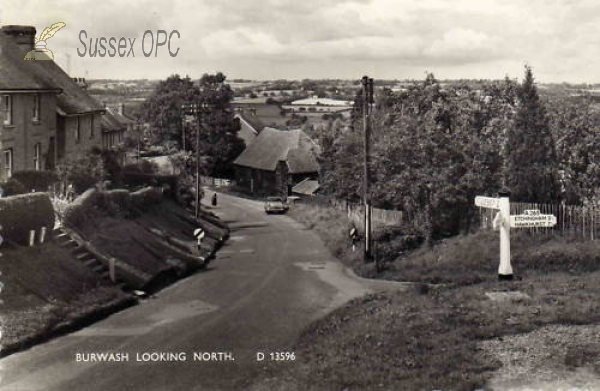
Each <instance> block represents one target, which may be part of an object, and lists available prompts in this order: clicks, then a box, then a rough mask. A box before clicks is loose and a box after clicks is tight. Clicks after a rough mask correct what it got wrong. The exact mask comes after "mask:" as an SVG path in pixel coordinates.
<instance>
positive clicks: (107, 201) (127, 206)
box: [96, 189, 131, 215]
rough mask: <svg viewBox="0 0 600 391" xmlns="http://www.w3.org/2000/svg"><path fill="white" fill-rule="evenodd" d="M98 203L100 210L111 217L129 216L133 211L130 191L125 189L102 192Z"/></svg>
mask: <svg viewBox="0 0 600 391" xmlns="http://www.w3.org/2000/svg"><path fill="white" fill-rule="evenodd" d="M96 201H97V205H98V206H99V207H100V208H102V209H104V210H105V211H107V212H108V213H109V214H111V215H117V214H122V213H126V214H128V213H129V212H130V211H131V200H130V197H129V191H127V190H124V189H116V190H110V191H104V192H100V193H99V195H98V198H97V200H96Z"/></svg>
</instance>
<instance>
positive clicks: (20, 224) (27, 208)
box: [0, 193, 55, 244]
mask: <svg viewBox="0 0 600 391" xmlns="http://www.w3.org/2000/svg"><path fill="white" fill-rule="evenodd" d="M54 218H55V217H54V209H53V208H52V202H50V197H49V196H48V194H47V193H31V194H21V195H16V196H13V197H7V198H0V223H1V224H2V227H3V230H2V236H4V237H6V238H7V239H10V240H12V241H15V242H17V243H22V244H26V243H27V242H28V241H29V231H30V230H35V231H38V230H39V229H41V228H42V227H46V228H47V229H48V230H50V229H52V227H54Z"/></svg>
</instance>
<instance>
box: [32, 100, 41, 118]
mask: <svg viewBox="0 0 600 391" xmlns="http://www.w3.org/2000/svg"><path fill="white" fill-rule="evenodd" d="M41 110H42V96H41V95H40V94H35V95H34V96H33V116H32V118H33V120H34V121H36V122H39V121H40V120H41Z"/></svg>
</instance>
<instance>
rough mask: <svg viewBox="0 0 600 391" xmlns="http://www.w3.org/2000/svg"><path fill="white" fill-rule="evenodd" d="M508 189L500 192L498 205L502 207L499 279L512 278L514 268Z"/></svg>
mask: <svg viewBox="0 0 600 391" xmlns="http://www.w3.org/2000/svg"><path fill="white" fill-rule="evenodd" d="M509 195H510V194H509V193H508V192H507V191H503V192H499V193H498V196H500V198H499V201H498V204H499V205H498V206H499V207H500V224H499V229H500V266H499V267H498V279H499V280H512V279H513V270H512V266H511V264H510V224H509V223H508V222H509V219H510V198H509Z"/></svg>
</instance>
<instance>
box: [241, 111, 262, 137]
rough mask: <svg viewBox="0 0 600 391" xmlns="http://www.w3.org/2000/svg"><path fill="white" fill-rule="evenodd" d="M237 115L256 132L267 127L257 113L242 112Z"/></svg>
mask: <svg viewBox="0 0 600 391" xmlns="http://www.w3.org/2000/svg"><path fill="white" fill-rule="evenodd" d="M236 116H238V117H240V120H242V121H245V122H246V123H247V124H248V126H250V127H251V128H252V129H253V130H254V131H255V132H256V134H258V133H260V131H261V130H263V129H264V128H265V124H264V123H263V122H262V121H261V120H260V118H259V117H258V116H257V115H255V114H250V113H246V112H241V113H237V114H236Z"/></svg>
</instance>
